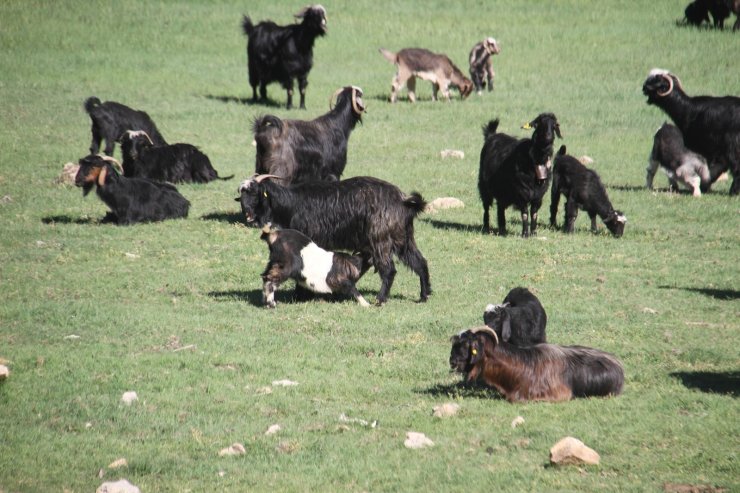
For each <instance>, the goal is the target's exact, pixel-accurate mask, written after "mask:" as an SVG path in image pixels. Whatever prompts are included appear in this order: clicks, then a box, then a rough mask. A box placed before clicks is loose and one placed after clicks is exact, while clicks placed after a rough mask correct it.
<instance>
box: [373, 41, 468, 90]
mask: <svg viewBox="0 0 740 493" xmlns="http://www.w3.org/2000/svg"><path fill="white" fill-rule="evenodd" d="M380 53H381V54H382V55H383V56H384V57H385V58H386V59H387V60H388V61H389V62H391V63H393V64H394V65H396V67H397V70H396V76H395V77H393V81H391V103H395V102H396V100H397V98H398V91H399V90H400V89H401V87H403V85H404V84H406V88H407V89H408V93H409V101H410V102H412V103H413V102H415V101H416V92H415V91H416V78H417V77H419V78H420V79H423V80H426V81H429V82H431V83H432V101H436V100H437V93H438V92H439V90H440V89H442V95H443V96H444V97H445V99H446V100H447V101H449V100H450V87H457V89H458V90H459V91H460V97H461V98H462V99H465V98H467V97H468V96H470V93H471V92H473V83H472V82H471V80H470V79H468V78H467V77H465V76H464V75H463V73H462V72H461V71H460V69H459V68H457V67H456V66H455V64H454V63H452V60H450V59H449V58H448V57H447V55H445V54H442V53H439V54H438V53H432V52H431V51H429V50H425V49H423V48H404V49H402V50H401V51H399V52H398V53H393V52H392V51H388V50H386V49H384V48H380Z"/></svg>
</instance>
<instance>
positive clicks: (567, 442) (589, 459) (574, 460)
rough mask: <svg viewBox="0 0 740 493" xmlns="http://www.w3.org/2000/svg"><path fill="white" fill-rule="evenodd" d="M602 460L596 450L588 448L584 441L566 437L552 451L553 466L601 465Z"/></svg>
mask: <svg viewBox="0 0 740 493" xmlns="http://www.w3.org/2000/svg"><path fill="white" fill-rule="evenodd" d="M600 460H601V458H600V457H599V454H597V453H596V451H595V450H593V449H591V448H588V447H587V446H586V445H585V444H584V443H583V442H582V441H580V440H578V439H577V438H573V437H565V438H563V439H562V440H560V441H559V442H558V443H556V444H555V445H553V446H552V448H551V449H550V462H551V463H553V464H561V465H569V464H592V465H596V464H598V463H599V461H600Z"/></svg>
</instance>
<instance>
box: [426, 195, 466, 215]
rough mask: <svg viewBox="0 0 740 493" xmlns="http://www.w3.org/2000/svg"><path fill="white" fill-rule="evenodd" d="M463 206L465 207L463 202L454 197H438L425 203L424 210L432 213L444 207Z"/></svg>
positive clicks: (461, 207)
mask: <svg viewBox="0 0 740 493" xmlns="http://www.w3.org/2000/svg"><path fill="white" fill-rule="evenodd" d="M463 208H465V203H464V202H463V201H462V200H460V199H456V198H455V197H438V198H436V199H434V200H432V201H431V202H429V203H428V204H427V206H426V208H425V209H424V212H426V213H431V214H434V213H435V212H438V211H441V210H444V209H463Z"/></svg>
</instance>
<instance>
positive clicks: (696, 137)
mask: <svg viewBox="0 0 740 493" xmlns="http://www.w3.org/2000/svg"><path fill="white" fill-rule="evenodd" d="M642 92H643V94H645V96H647V98H648V99H647V104H653V105H655V106H657V107H659V108H660V109H662V110H663V111H664V112H665V113H667V114H668V116H670V117H671V119H672V120H673V123H675V124H676V126H677V127H678V129H679V130H681V133H682V134H683V139H684V142H685V143H686V147H688V148H689V149H691V150H692V151H694V152H696V153H698V154H701V155H702V156H704V158H706V160H707V163H708V164H709V172H710V182H711V183H714V182H715V181H716V180H717V178H719V176H720V175H721V174H722V173H724V172H725V171H727V170H728V169H729V170H730V172H731V173H732V176H733V180H732V186H731V187H730V195H737V194H738V193H740V98H738V97H735V96H723V97H714V96H693V97H692V96H688V95H687V94H686V93H685V92H684V91H683V88H682V87H681V81H679V80H678V77H676V76H675V75H673V74H671V73H670V72H668V71H667V70H662V69H653V70H651V71H650V74H649V75H648V78H647V79H646V80H645V83H644V84H643V86H642Z"/></svg>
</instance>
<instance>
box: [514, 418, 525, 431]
mask: <svg viewBox="0 0 740 493" xmlns="http://www.w3.org/2000/svg"><path fill="white" fill-rule="evenodd" d="M523 424H524V418H522V417H521V416H517V417H516V418H514V421H512V422H511V427H512V428H516V427H517V426H521V425H523Z"/></svg>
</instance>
